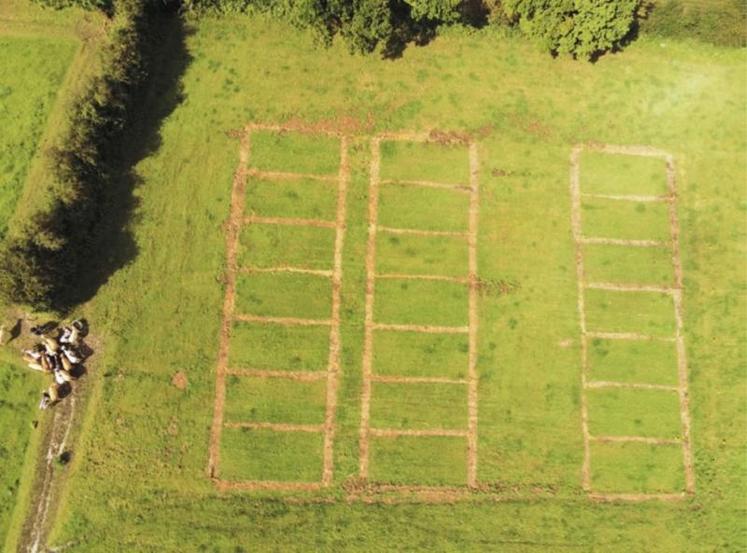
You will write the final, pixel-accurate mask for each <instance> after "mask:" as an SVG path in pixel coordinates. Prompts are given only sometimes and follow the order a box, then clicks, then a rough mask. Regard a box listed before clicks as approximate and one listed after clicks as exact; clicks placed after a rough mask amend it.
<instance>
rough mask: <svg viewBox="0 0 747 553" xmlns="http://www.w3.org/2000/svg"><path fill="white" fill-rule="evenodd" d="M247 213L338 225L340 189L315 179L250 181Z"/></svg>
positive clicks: (247, 191)
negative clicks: (338, 196) (331, 222)
mask: <svg viewBox="0 0 747 553" xmlns="http://www.w3.org/2000/svg"><path fill="white" fill-rule="evenodd" d="M244 210H245V212H246V214H247V215H258V216H262V217H300V218H303V219H322V220H326V221H334V220H335V216H336V213H337V185H336V184H335V183H330V182H326V181H318V180H312V179H298V180H296V179H277V180H270V179H261V178H250V179H249V180H248V182H247V184H246V200H245V209H244Z"/></svg>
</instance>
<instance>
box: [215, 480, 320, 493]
mask: <svg viewBox="0 0 747 553" xmlns="http://www.w3.org/2000/svg"><path fill="white" fill-rule="evenodd" d="M215 486H216V487H217V488H218V490H219V491H222V492H229V491H262V490H269V491H279V492H282V491H294V490H295V491H307V492H313V491H318V490H320V489H321V488H322V484H321V483H320V482H284V481H275V480H248V481H229V480H215Z"/></svg>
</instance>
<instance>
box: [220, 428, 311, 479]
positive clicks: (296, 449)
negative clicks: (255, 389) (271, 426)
mask: <svg viewBox="0 0 747 553" xmlns="http://www.w3.org/2000/svg"><path fill="white" fill-rule="evenodd" d="M220 467H221V472H220V476H221V478H223V479H224V480H239V481H241V480H279V481H282V482H315V481H318V480H319V478H320V476H321V474H322V435H321V434H314V433H307V432H274V431H272V430H261V429H249V428H224V429H223V435H222V440H221V464H220Z"/></svg>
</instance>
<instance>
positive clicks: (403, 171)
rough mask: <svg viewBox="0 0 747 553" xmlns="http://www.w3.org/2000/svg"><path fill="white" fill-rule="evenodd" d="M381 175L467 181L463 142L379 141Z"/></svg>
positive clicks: (407, 178)
mask: <svg viewBox="0 0 747 553" xmlns="http://www.w3.org/2000/svg"><path fill="white" fill-rule="evenodd" d="M381 178H382V179H393V180H395V179H401V180H420V181H432V182H440V183H446V184H463V185H468V184H469V152H468V149H467V146H466V145H463V144H460V145H453V146H452V145H444V144H437V143H434V142H407V141H382V142H381Z"/></svg>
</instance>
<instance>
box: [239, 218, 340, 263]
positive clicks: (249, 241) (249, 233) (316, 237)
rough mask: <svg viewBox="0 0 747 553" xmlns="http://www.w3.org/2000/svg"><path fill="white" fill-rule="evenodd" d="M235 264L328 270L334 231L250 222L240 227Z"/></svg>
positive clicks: (333, 242)
mask: <svg viewBox="0 0 747 553" xmlns="http://www.w3.org/2000/svg"><path fill="white" fill-rule="evenodd" d="M239 242H240V243H239V255H238V259H239V266H242V267H257V268H275V267H288V266H290V267H297V268H301V269H316V270H331V269H332V254H333V252H334V244H335V231H334V229H331V228H318V227H305V226H292V225H273V224H253V225H247V226H245V227H244V228H243V229H241V235H240V238H239Z"/></svg>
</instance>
